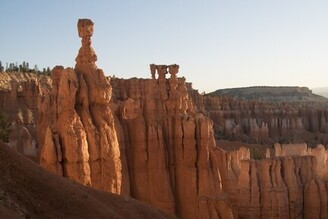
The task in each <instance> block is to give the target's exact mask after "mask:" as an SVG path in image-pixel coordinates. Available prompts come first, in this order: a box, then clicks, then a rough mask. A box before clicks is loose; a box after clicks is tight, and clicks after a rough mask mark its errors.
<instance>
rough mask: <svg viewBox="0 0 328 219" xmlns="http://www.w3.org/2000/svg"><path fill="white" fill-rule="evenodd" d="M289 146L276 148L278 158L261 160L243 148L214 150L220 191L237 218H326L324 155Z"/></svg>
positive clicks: (321, 149)
mask: <svg viewBox="0 0 328 219" xmlns="http://www.w3.org/2000/svg"><path fill="white" fill-rule="evenodd" d="M290 146H291V147H290V148H289V147H288V146H287V145H276V147H275V148H276V155H278V156H273V157H272V158H267V159H261V160H251V159H249V158H250V154H249V150H248V149H246V148H240V149H239V150H237V151H232V152H225V151H222V150H220V149H217V151H216V154H217V156H218V157H219V161H220V164H219V170H220V173H221V176H222V185H223V189H224V190H225V191H227V192H228V194H229V195H230V197H231V200H232V203H233V206H235V207H236V209H235V210H236V211H237V213H236V214H237V215H238V216H239V217H240V218H327V213H328V211H327V189H328V187H327V184H326V180H327V177H326V175H325V174H326V172H325V171H326V169H327V167H326V165H327V164H326V160H327V159H326V158H327V157H326V156H327V155H326V153H327V152H326V151H325V149H324V148H323V147H322V145H319V146H318V147H317V148H315V149H311V148H307V147H306V145H290ZM304 146H305V148H304ZM287 150H288V151H287ZM312 151H314V152H312ZM319 151H320V152H319ZM282 154H284V156H281V155H282ZM296 154H300V156H295V155H296ZM320 158H321V159H320ZM322 170H325V171H322Z"/></svg>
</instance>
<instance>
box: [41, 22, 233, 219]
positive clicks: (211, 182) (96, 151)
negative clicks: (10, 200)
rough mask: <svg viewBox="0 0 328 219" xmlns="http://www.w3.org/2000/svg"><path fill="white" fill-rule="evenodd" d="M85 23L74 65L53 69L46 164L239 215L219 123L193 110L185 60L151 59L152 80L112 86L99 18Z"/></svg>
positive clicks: (44, 133)
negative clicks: (100, 58)
mask: <svg viewBox="0 0 328 219" xmlns="http://www.w3.org/2000/svg"><path fill="white" fill-rule="evenodd" d="M78 30H79V35H80V37H82V47H81V49H80V51H79V54H78V56H77V58H76V61H77V64H76V66H75V69H70V68H67V69H64V68H63V67H60V66H58V67H56V68H54V69H53V71H52V81H53V89H52V91H51V93H48V94H47V93H46V92H45V93H44V95H43V96H42V97H41V98H40V103H39V143H40V144H41V145H42V151H41V158H40V159H41V165H42V166H43V167H45V168H46V169H48V170H50V171H52V172H54V173H56V174H58V175H61V176H65V177H68V178H70V179H73V180H75V181H77V182H80V183H82V184H85V185H90V186H92V187H94V188H97V189H101V190H105V191H109V192H113V193H117V194H126V195H131V196H132V197H134V198H136V199H138V200H142V201H145V202H147V203H150V204H152V205H153V206H156V207H158V208H160V209H163V210H164V211H166V212H167V213H169V214H172V215H174V214H175V215H177V216H179V217H180V218H233V215H232V211H231V206H230V202H229V199H228V197H227V196H226V194H225V193H223V191H222V185H221V179H220V173H219V172H218V160H217V157H216V156H215V155H214V153H213V150H214V149H215V147H216V145H215V141H214V135H213V129H212V122H211V120H210V119H209V118H207V117H205V116H203V115H202V114H197V113H196V112H195V111H194V109H193V104H192V102H191V100H190V98H189V96H188V93H187V89H186V86H185V80H184V79H183V78H179V79H178V78H177V77H176V74H177V73H178V68H179V66H178V65H170V66H166V65H159V66H156V65H151V73H152V76H153V78H152V79H146V80H143V79H130V80H120V79H115V80H112V81H111V83H112V85H110V83H109V80H108V79H106V78H105V76H104V74H103V72H102V71H101V70H100V69H98V68H97V67H96V65H95V61H96V55H95V53H94V51H93V49H92V48H91V46H90V45H91V40H90V37H91V35H92V32H93V23H92V22H91V21H90V20H87V19H84V20H79V23H78ZM167 69H168V70H169V73H170V75H171V77H170V79H166V78H165V75H166V74H167V73H168V72H167ZM156 73H157V74H158V78H155V77H156ZM112 88H113V98H112ZM186 185H188V186H186Z"/></svg>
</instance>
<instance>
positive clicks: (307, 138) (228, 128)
mask: <svg viewBox="0 0 328 219" xmlns="http://www.w3.org/2000/svg"><path fill="white" fill-rule="evenodd" d="M194 96H195V97H197V98H196V99H199V98H200V97H199V96H197V95H194ZM202 98H203V102H201V103H200V104H199V105H198V107H199V108H204V109H205V110H206V112H207V113H208V116H209V117H210V118H211V119H212V120H213V122H214V130H215V134H216V137H217V138H219V139H225V140H236V141H243V142H245V143H257V144H273V143H276V142H282V143H303V142H306V143H308V144H311V145H313V146H314V145H317V144H324V145H325V144H328V110H327V103H326V104H325V103H310V102H309V103H308V104H304V103H303V104H297V103H268V102H258V101H244V100H236V99H231V98H228V97H208V96H203V97H202ZM194 99H195V98H194ZM198 102H200V101H198Z"/></svg>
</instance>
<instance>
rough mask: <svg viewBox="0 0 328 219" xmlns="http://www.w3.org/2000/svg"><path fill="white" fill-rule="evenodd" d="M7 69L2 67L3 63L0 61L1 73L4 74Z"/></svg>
mask: <svg viewBox="0 0 328 219" xmlns="http://www.w3.org/2000/svg"><path fill="white" fill-rule="evenodd" d="M4 70H5V69H4V67H3V66H2V62H1V61H0V72H3V71H4Z"/></svg>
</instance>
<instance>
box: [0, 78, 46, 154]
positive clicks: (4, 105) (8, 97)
mask: <svg viewBox="0 0 328 219" xmlns="http://www.w3.org/2000/svg"><path fill="white" fill-rule="evenodd" d="M48 89H50V81H49V78H48V77H46V76H38V75H36V74H34V73H21V72H12V73H6V72H3V73H1V74H0V111H3V112H4V113H5V115H6V116H7V117H8V125H9V139H8V140H9V145H10V147H12V148H14V149H15V150H16V151H18V152H20V153H22V154H24V155H26V156H29V157H32V158H35V157H36V155H37V150H38V148H37V131H36V125H37V118H38V107H37V101H38V97H39V95H40V93H42V91H43V90H48Z"/></svg>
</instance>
